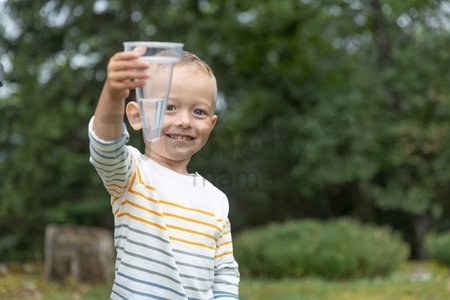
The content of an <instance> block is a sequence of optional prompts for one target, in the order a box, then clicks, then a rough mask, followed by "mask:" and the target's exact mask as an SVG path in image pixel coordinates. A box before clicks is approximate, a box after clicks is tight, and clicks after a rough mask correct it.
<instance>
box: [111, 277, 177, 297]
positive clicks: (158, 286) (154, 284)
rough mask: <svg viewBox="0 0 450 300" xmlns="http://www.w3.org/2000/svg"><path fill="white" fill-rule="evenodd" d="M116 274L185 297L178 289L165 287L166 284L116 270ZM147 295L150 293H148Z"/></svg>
mask: <svg viewBox="0 0 450 300" xmlns="http://www.w3.org/2000/svg"><path fill="white" fill-rule="evenodd" d="M117 275H119V276H121V277H124V278H126V279H128V280H131V281H134V282H138V283H141V284H145V285H149V286H154V287H157V288H160V289H164V290H166V291H170V292H172V293H174V294H177V295H178V296H181V297H186V295H185V294H183V293H180V292H178V291H176V290H174V289H171V288H169V287H167V286H164V285H161V284H157V283H153V282H150V281H145V280H141V279H137V278H134V277H131V276H128V275H125V274H123V273H121V272H117ZM116 284H117V282H116ZM149 295H150V294H149ZM152 296H153V295H152ZM160 299H165V298H160Z"/></svg>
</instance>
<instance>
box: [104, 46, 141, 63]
mask: <svg viewBox="0 0 450 300" xmlns="http://www.w3.org/2000/svg"><path fill="white" fill-rule="evenodd" d="M145 51H146V48H145V47H143V46H138V47H136V48H134V49H133V51H122V52H117V53H116V54H114V56H113V57H112V59H113V60H130V59H136V58H139V57H140V56H142V54H144V53H145Z"/></svg>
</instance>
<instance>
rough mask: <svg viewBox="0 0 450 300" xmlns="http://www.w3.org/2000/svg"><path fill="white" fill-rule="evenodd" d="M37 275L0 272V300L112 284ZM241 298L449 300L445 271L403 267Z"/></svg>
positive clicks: (56, 299) (275, 284)
mask: <svg viewBox="0 0 450 300" xmlns="http://www.w3.org/2000/svg"><path fill="white" fill-rule="evenodd" d="M29 269H30V268H29ZM40 274H42V272H41V267H35V268H34V269H33V270H31V271H30V270H28V272H19V271H14V270H12V271H10V272H8V273H5V272H3V273H1V272H0V299H11V300H14V299H30V300H32V299H39V300H40V299H42V300H71V299H73V300H78V299H80V300H81V299H82V300H97V299H99V300H100V299H108V298H109V295H110V289H111V282H108V283H105V284H102V285H85V284H79V283H76V282H75V281H73V280H69V281H67V282H66V283H64V284H56V283H49V282H46V281H45V280H43V279H42V276H41V275H40ZM240 294H241V300H296V299H299V300H300V299H301V300H317V299H319V300H390V299H392V300H428V299H429V300H441V299H442V300H448V299H450V271H449V269H448V268H445V267H442V266H439V265H436V264H433V263H408V264H406V265H404V266H403V267H402V268H401V269H400V270H398V271H397V272H396V273H395V274H393V275H392V276H390V277H388V278H375V279H360V280H351V281H327V280H323V279H319V278H317V279H315V278H305V279H283V280H264V279H249V278H243V279H242V281H241V286H240Z"/></svg>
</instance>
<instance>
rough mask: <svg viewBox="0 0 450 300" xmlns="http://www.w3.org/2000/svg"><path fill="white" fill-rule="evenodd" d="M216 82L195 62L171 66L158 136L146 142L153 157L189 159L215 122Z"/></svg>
mask: <svg viewBox="0 0 450 300" xmlns="http://www.w3.org/2000/svg"><path fill="white" fill-rule="evenodd" d="M216 89H217V88H216V81H215V79H214V78H212V77H211V76H210V75H208V74H207V73H206V72H205V71H203V70H201V69H200V68H199V67H198V66H195V65H181V66H175V67H174V70H173V74H172V84H171V88H170V94H169V99H168V103H167V111H166V115H165V117H164V124H163V129H162V133H161V137H160V139H158V140H157V141H154V142H152V143H150V145H147V148H150V149H146V152H147V151H148V150H150V152H151V153H148V154H151V156H152V157H154V158H155V159H162V160H164V161H166V160H169V161H172V162H178V161H186V160H190V158H191V157H192V155H194V154H195V153H196V152H197V151H199V150H200V149H201V148H202V147H203V146H204V145H205V144H206V142H207V140H208V137H209V134H210V133H211V131H212V129H213V128H214V126H215V124H216V122H217V115H215V114H214V107H215V98H216Z"/></svg>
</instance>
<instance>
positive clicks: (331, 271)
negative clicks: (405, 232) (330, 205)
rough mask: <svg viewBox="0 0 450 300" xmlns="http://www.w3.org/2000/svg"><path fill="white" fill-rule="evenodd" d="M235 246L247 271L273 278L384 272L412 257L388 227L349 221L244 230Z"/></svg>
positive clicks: (272, 225) (293, 223)
mask: <svg viewBox="0 0 450 300" xmlns="http://www.w3.org/2000/svg"><path fill="white" fill-rule="evenodd" d="M234 247H235V255H236V259H237V260H238V262H239V265H240V270H241V273H242V274H243V275H248V276H264V277H272V278H280V277H301V276H320V277H326V278H357V277H373V276H378V275H386V274H389V273H390V272H391V271H393V270H394V269H395V268H396V267H397V266H398V265H399V264H401V263H402V262H404V261H405V260H406V259H407V257H408V247H407V246H406V244H405V243H404V242H402V241H401V239H400V238H399V236H398V235H397V234H394V233H393V232H392V231H391V230H389V229H388V228H381V227H376V226H372V225H363V224H360V223H358V222H356V221H352V220H348V219H335V220H330V221H328V222H320V221H315V220H298V221H289V222H286V223H274V224H270V225H267V226H264V227H260V228H256V229H251V230H247V231H244V232H241V233H240V234H239V235H237V236H236V238H235V241H234Z"/></svg>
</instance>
